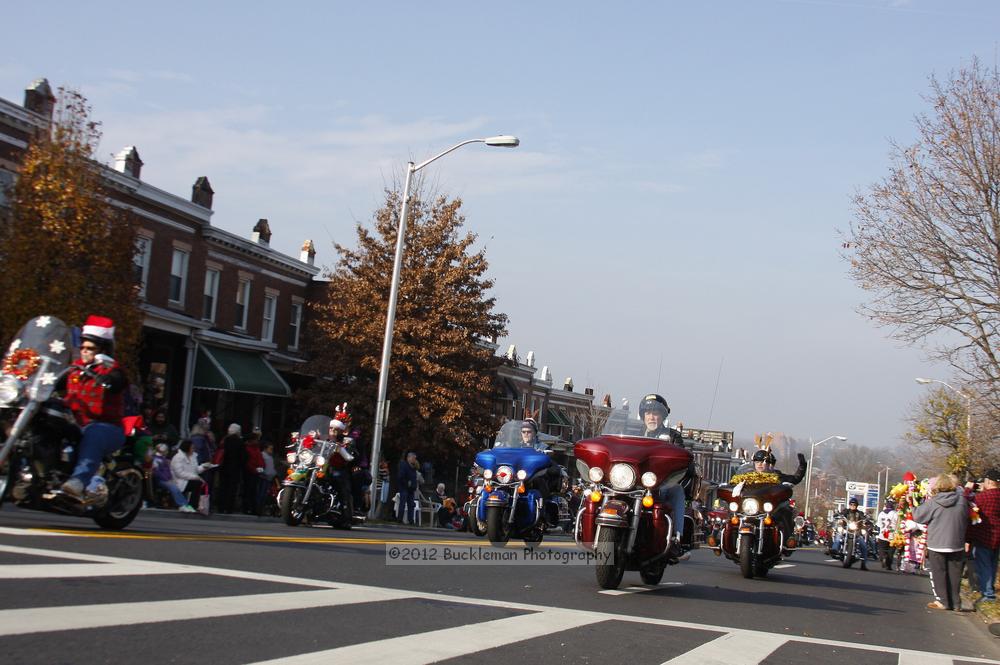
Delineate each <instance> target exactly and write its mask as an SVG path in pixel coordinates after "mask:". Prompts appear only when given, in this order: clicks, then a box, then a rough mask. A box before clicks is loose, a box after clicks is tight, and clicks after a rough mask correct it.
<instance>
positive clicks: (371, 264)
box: [298, 191, 507, 468]
mask: <svg viewBox="0 0 1000 665" xmlns="http://www.w3.org/2000/svg"><path fill="white" fill-rule="evenodd" d="M400 197H401V194H400V193H399V192H398V191H387V192H386V199H385V204H384V205H383V206H382V207H381V208H380V209H379V210H378V211H377V212H376V213H375V217H374V228H373V229H369V228H366V227H365V226H362V225H360V224H359V225H358V227H357V248H356V249H351V248H348V247H345V246H343V245H340V244H336V245H335V247H336V251H337V253H338V255H339V260H338V263H337V266H336V268H335V269H334V270H333V271H332V272H331V273H330V274H328V275H327V278H328V279H329V280H330V283H329V286H328V289H327V297H326V299H325V302H324V303H322V304H319V305H316V306H314V309H313V311H312V312H311V315H312V316H313V317H314V323H313V324H312V330H313V331H314V333H313V334H312V335H311V336H310V337H309V344H310V350H311V352H312V355H313V358H314V360H315V366H314V371H315V372H316V373H317V374H318V375H320V376H326V377H331V378H332V379H333V381H332V383H327V382H318V383H317V384H316V385H315V386H314V387H313V388H312V389H310V390H308V391H306V392H304V393H302V394H300V395H299V396H298V397H299V399H300V405H301V406H302V408H303V410H304V411H308V410H319V409H326V410H327V411H329V408H330V407H331V406H332V405H333V404H334V403H335V402H340V401H344V400H347V401H348V402H349V403H350V405H351V408H352V411H354V417H355V423H356V424H357V423H359V422H360V423H362V424H364V426H365V427H366V430H367V431H366V432H365V436H363V439H362V442H363V443H367V442H370V440H371V437H370V434H371V427H372V423H373V420H374V409H375V400H376V396H377V385H378V369H379V365H380V361H381V355H382V341H383V336H384V333H385V322H386V314H387V304H388V301H389V286H390V281H391V277H392V266H393V257H394V252H395V244H396V230H397V228H398V222H399V208H400ZM426 199H432V200H426ZM461 206H462V202H461V200H460V199H448V198H447V197H445V196H435V197H426V198H425V197H424V196H423V195H422V194H421V193H420V192H418V193H417V194H415V195H411V201H410V206H409V210H410V215H411V217H410V219H409V220H408V222H407V228H406V249H405V251H404V253H403V265H402V272H401V278H400V290H399V298H398V304H397V308H396V322H395V327H394V337H393V347H392V362H391V365H390V375H389V387H388V399H389V401H390V408H389V417H388V424H387V426H386V429H385V433H384V442H385V450H386V458H387V459H389V460H394V459H395V458H396V457H398V456H399V455H400V454H402V453H403V452H404V451H406V450H416V451H417V452H418V454H419V455H420V456H421V459H429V460H431V461H433V462H435V463H436V464H438V465H439V468H440V465H443V464H445V463H446V462H447V463H449V464H450V463H453V462H457V461H458V460H460V459H467V458H468V457H469V455H468V454H467V453H469V452H471V450H473V449H474V448H476V447H477V446H478V444H479V443H480V442H481V441H482V438H483V437H484V436H489V435H491V434H492V433H493V432H495V430H496V426H497V423H496V422H495V420H494V418H493V417H492V415H491V408H490V407H491V397H492V394H493V391H494V388H495V387H494V372H493V368H494V366H495V363H496V362H497V360H496V359H495V357H494V353H493V348H492V347H491V346H490V345H489V344H488V342H489V340H491V339H496V338H497V337H500V336H502V335H504V334H506V324H507V317H506V315H504V314H501V313H498V312H496V311H494V306H495V299H494V298H493V297H492V296H490V295H489V291H490V289H491V288H492V287H493V281H492V280H490V279H488V278H487V277H486V273H487V269H488V267H489V264H488V263H487V261H486V256H485V254H484V252H483V250H481V249H480V250H476V251H474V250H473V244H474V243H475V241H476V236H475V234H472V233H467V232H465V231H463V229H462V227H463V225H464V223H465V217H464V216H463V215H462V214H461ZM484 341H485V342H487V343H486V344H484ZM306 405H308V406H306ZM449 468H451V467H450V466H449Z"/></svg>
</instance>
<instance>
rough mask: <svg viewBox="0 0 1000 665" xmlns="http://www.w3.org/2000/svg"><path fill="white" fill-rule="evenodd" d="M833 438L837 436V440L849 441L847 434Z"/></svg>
mask: <svg viewBox="0 0 1000 665" xmlns="http://www.w3.org/2000/svg"><path fill="white" fill-rule="evenodd" d="M833 438H835V439H836V440H837V441H847V437H846V436H835V437H833Z"/></svg>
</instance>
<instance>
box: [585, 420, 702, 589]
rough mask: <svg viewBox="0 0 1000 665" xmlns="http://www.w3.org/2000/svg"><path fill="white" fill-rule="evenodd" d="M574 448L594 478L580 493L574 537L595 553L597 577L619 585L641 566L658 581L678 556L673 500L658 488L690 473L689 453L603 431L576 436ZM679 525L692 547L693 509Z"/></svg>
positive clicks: (685, 542)
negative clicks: (673, 548) (665, 499)
mask: <svg viewBox="0 0 1000 665" xmlns="http://www.w3.org/2000/svg"><path fill="white" fill-rule="evenodd" d="M606 429H607V428H606ZM574 454H575V455H576V459H577V460H578V462H577V463H578V465H579V464H580V463H581V462H582V463H583V464H586V465H587V467H588V470H587V472H586V475H587V477H588V478H589V480H590V482H589V484H587V485H586V486H585V487H584V491H583V493H582V499H583V501H582V503H581V506H580V509H579V511H578V513H577V515H576V524H575V528H574V537H575V539H576V542H577V544H578V545H580V546H581V547H584V548H586V549H588V550H593V551H594V553H595V554H596V555H597V557H596V558H597V564H596V567H595V569H596V572H597V583H598V584H599V585H600V586H601V587H603V588H605V589H615V588H617V587H618V585H619V584H621V580H622V576H623V575H624V573H625V571H626V570H638V571H639V575H640V576H641V577H642V581H643V582H645V583H646V584H659V583H660V580H661V579H662V578H663V571H664V569H665V568H666V566H667V564H669V563H676V562H677V560H676V559H675V558H671V557H670V556H669V555H670V536H671V534H672V533H673V532H674V529H675V528H677V526H676V525H674V524H673V521H672V519H671V517H670V516H671V514H672V513H671V510H670V506H669V505H667V504H664V503H662V502H660V501H658V500H657V499H656V498H655V496H654V493H655V492H656V489H657V488H658V487H659V486H661V485H663V484H665V483H673V484H676V483H679V482H680V481H681V480H682V479H684V478H685V477H686V476H688V475H689V469H690V467H691V462H692V455H691V453H690V452H689V451H688V450H686V449H684V448H682V447H681V446H676V445H672V444H669V443H666V442H664V441H662V440H659V439H649V438H645V437H642V436H635V435H626V434H617V435H612V434H602V435H601V436H598V437H596V438H593V439H584V440H582V441H579V442H577V443H576V445H575V446H574ZM581 470H582V468H581ZM680 530H681V532H682V533H683V535H682V538H681V545H682V549H683V550H684V551H686V550H688V549H692V548H693V547H694V546H695V545H694V519H693V518H692V517H691V516H690V515H686V516H685V520H684V524H683V525H681V527H680Z"/></svg>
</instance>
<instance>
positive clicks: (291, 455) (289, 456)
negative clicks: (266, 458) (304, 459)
mask: <svg viewBox="0 0 1000 665" xmlns="http://www.w3.org/2000/svg"><path fill="white" fill-rule="evenodd" d="M285 459H286V460H288V463H289V464H295V453H288V454H287V455H285Z"/></svg>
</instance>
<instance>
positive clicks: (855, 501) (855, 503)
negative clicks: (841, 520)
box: [847, 496, 858, 506]
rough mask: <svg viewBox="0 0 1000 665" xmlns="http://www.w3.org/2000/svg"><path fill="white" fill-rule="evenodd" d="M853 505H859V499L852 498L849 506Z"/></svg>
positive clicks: (848, 503)
mask: <svg viewBox="0 0 1000 665" xmlns="http://www.w3.org/2000/svg"><path fill="white" fill-rule="evenodd" d="M851 504H854V505H855V506H856V505H858V497H856V496H852V497H851V498H850V500H849V501H848V502H847V505H851Z"/></svg>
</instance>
